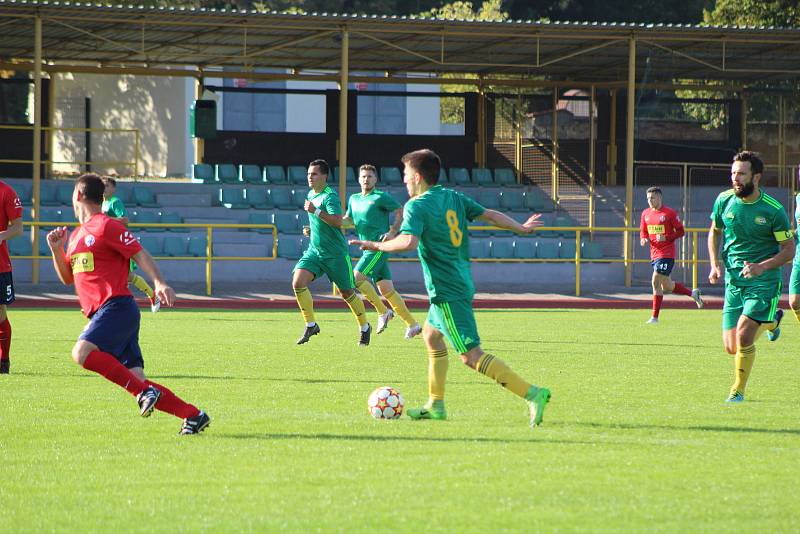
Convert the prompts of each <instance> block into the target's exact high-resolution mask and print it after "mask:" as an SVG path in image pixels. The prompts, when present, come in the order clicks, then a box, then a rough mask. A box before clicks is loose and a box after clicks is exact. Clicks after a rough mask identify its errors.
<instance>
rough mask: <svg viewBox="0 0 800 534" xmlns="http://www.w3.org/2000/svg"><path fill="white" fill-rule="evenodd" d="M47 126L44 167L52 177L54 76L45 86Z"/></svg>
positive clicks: (54, 117)
mask: <svg viewBox="0 0 800 534" xmlns="http://www.w3.org/2000/svg"><path fill="white" fill-rule="evenodd" d="M47 101H48V104H47V126H49V128H48V130H47V131H46V132H45V152H46V153H47V156H48V157H47V165H45V173H46V175H47V176H53V160H54V159H55V158H54V154H53V152H54V150H55V134H56V130H55V128H54V125H55V123H56V75H55V74H51V75H50V81H49V83H48V84H47Z"/></svg>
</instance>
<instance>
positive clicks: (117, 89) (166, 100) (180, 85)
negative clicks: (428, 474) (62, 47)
mask: <svg viewBox="0 0 800 534" xmlns="http://www.w3.org/2000/svg"><path fill="white" fill-rule="evenodd" d="M193 83H194V80H192V79H191V78H184V77H146V76H116V75H114V76H111V75H109V76H106V75H94V74H58V75H57V76H56V86H55V91H56V121H55V124H56V125H58V126H61V125H63V126H79V127H82V126H83V124H75V123H74V122H75V117H74V115H73V116H72V117H67V116H65V115H64V114H63V113H62V112H61V110H59V106H58V104H59V102H60V101H63V99H72V101H79V100H80V99H82V98H84V97H88V98H90V99H91V125H92V127H93V128H125V129H138V130H139V132H140V141H139V143H140V145H139V168H138V171H139V174H144V175H149V176H165V175H167V174H173V175H185V174H186V172H187V169H189V168H190V166H191V163H192V159H193V153H192V152H191V148H190V144H189V143H187V137H188V116H189V106H190V104H191V100H187V97H190V95H191V94H193V89H189V88H187V84H189V85H188V87H193V85H192V84H193ZM71 122H72V123H71ZM55 137H56V143H55V147H54V159H55V160H75V159H83V150H82V148H81V147H79V146H75V144H74V143H73V141H74V140H75V139H74V136H69V135H66V134H57V135H56V136H55ZM134 146H135V142H134V136H133V134H122V133H93V134H92V160H93V161H107V162H110V161H118V162H124V161H132V160H133V154H134ZM61 167H62V169H61V170H73V169H69V168H67V169H63V167H65V166H61ZM56 168H57V169H59V167H58V166H57V167H56ZM93 170H95V171H98V172H104V173H118V174H121V175H128V174H131V173H132V172H133V169H132V167H131V166H130V165H125V164H109V165H98V164H95V165H94V166H93Z"/></svg>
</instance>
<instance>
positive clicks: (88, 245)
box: [83, 234, 94, 247]
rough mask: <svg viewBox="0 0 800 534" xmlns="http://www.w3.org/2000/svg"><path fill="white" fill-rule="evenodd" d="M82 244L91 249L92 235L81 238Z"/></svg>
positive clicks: (92, 243)
mask: <svg viewBox="0 0 800 534" xmlns="http://www.w3.org/2000/svg"><path fill="white" fill-rule="evenodd" d="M83 242H84V243H85V244H86V246H87V247H91V246H92V245H94V236H93V235H92V234H89V235H87V236H86V237H84V238H83Z"/></svg>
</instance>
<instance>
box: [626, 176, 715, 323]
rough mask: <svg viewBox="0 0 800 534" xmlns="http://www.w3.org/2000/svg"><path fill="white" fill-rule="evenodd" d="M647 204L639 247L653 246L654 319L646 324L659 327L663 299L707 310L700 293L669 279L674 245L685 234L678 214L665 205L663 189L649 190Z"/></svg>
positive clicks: (640, 226)
mask: <svg viewBox="0 0 800 534" xmlns="http://www.w3.org/2000/svg"><path fill="white" fill-rule="evenodd" d="M647 203H648V204H649V205H650V207H649V208H646V209H645V210H644V211H642V218H641V222H640V225H639V237H640V241H639V242H640V244H641V245H642V246H645V245H646V244H647V243H650V260H651V261H650V265H652V266H653V278H652V279H651V284H652V286H653V315H652V316H651V317H650V319H649V320H648V321H647V324H656V323H658V314H659V312H660V311H661V303H662V301H663V300H664V295H665V294H669V293H675V294H677V295H686V296H687V297H691V298H692V299H693V300H694V302H695V304H697V307H698V308H702V307H703V306H704V304H703V299H702V297H701V296H700V289H698V288H695V289H692V290H691V291H689V289H688V288H687V287H686V286H684V285H683V284H681V283H680V282H673V281H672V280H671V279H670V274H671V273H672V268H673V267H674V266H675V241H677V240H678V239H680V238H681V237H683V234H684V230H683V224H682V223H681V220H680V218H679V217H678V214H677V213H675V211H674V210H673V209H671V208H668V207H667V206H665V205H664V203H663V196H662V194H661V189H659V188H658V187H651V188H649V189H648V190H647Z"/></svg>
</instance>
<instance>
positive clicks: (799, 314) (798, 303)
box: [789, 167, 800, 321]
mask: <svg viewBox="0 0 800 534" xmlns="http://www.w3.org/2000/svg"><path fill="white" fill-rule="evenodd" d="M797 180H798V182H800V167H798V168H797ZM794 204H795V208H794V220H795V226H794V228H795V233H796V232H797V230H798V228H800V193H798V194H797V196H796V197H795V199H794ZM789 306H790V307H791V308H792V311H793V312H794V316H795V318H796V319H797V320H798V321H800V247H796V250H795V253H794V261H793V262H792V277H791V279H790V281H789Z"/></svg>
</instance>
